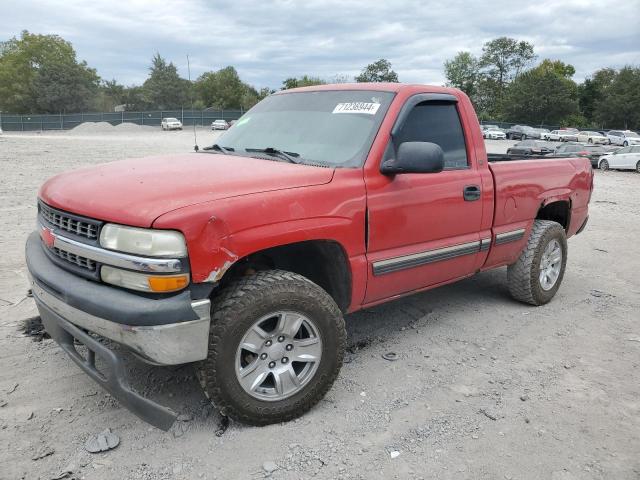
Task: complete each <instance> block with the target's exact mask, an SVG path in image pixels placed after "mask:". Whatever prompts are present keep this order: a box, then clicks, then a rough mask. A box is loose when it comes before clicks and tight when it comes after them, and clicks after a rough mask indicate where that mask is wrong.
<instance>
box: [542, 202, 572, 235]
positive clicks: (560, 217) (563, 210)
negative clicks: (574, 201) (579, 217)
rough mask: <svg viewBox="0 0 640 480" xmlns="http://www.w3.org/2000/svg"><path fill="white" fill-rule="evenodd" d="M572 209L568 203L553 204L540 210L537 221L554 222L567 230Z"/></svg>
mask: <svg viewBox="0 0 640 480" xmlns="http://www.w3.org/2000/svg"><path fill="white" fill-rule="evenodd" d="M570 218H571V208H570V206H569V202H568V201H558V202H552V203H549V204H547V205H545V206H544V207H541V208H540V210H538V214H537V215H536V220H552V221H554V222H557V223H559V224H560V225H562V226H563V227H564V229H565V230H567V229H568V228H569V220H570Z"/></svg>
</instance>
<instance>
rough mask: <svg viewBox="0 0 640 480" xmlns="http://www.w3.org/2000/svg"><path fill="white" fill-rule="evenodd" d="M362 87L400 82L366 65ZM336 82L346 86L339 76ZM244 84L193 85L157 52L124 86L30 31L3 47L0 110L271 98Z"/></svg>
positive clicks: (294, 83)
mask: <svg viewBox="0 0 640 480" xmlns="http://www.w3.org/2000/svg"><path fill="white" fill-rule="evenodd" d="M355 80H356V81H358V82H368V81H379V82H381V81H391V82H397V81H398V75H397V74H396V73H395V72H394V71H393V70H391V64H390V63H389V62H388V61H387V60H384V59H381V60H378V61H377V62H374V63H373V64H371V65H368V66H367V67H366V68H365V69H364V70H363V72H362V73H361V74H360V75H358V77H356V79H355ZM331 81H332V82H343V83H344V82H348V81H351V79H350V78H348V77H346V76H340V75H337V76H336V77H334V78H333V79H331ZM323 83H327V82H326V81H325V80H323V79H321V78H319V77H313V76H308V75H304V76H302V77H299V78H294V77H291V78H287V79H285V80H284V81H283V82H282V89H288V88H296V87H303V86H309V85H318V84H323ZM274 91H275V90H271V89H269V88H262V89H260V90H257V89H255V88H254V87H253V86H251V85H249V84H247V83H245V82H243V81H242V80H241V79H240V76H239V75H238V72H237V71H236V69H235V68H234V67H232V66H228V67H225V68H222V69H220V70H216V71H208V72H205V73H203V74H202V75H200V76H199V77H198V78H197V79H196V80H195V81H193V82H190V81H189V80H187V79H185V78H182V77H181V76H180V74H179V73H178V69H177V68H176V66H175V65H174V64H173V62H167V60H166V59H164V58H163V57H162V56H160V54H159V53H156V54H155V55H154V56H153V58H152V59H151V65H150V66H149V73H148V76H147V79H146V80H145V81H144V83H142V85H132V86H124V85H122V84H120V83H118V82H117V81H116V80H103V79H101V78H100V76H99V75H98V74H97V72H96V70H95V69H93V68H91V67H89V66H88V65H87V63H86V62H84V61H78V59H77V56H76V52H75V50H74V48H73V46H72V45H71V43H70V42H68V41H66V40H64V39H63V38H61V37H60V36H58V35H38V34H32V33H29V32H27V31H24V32H22V34H21V35H20V37H19V38H16V37H14V38H11V39H10V40H8V41H5V42H1V43H0V111H4V112H11V113H60V112H62V113H65V112H67V113H72V112H86V111H113V109H114V107H116V106H118V105H121V106H123V108H124V109H125V110H129V111H142V110H173V109H180V108H190V107H191V105H192V104H193V107H194V109H203V108H207V107H214V108H219V109H238V108H242V109H245V110H246V109H249V108H251V107H252V106H253V105H255V104H256V103H257V102H258V101H260V100H261V99H263V98H264V97H266V96H267V95H269V94H271V93H273V92H274Z"/></svg>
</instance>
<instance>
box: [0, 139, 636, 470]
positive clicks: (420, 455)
mask: <svg viewBox="0 0 640 480" xmlns="http://www.w3.org/2000/svg"><path fill="white" fill-rule="evenodd" d="M200 138H201V140H200V143H201V144H207V143H212V141H213V138H214V134H212V133H211V132H209V131H205V130H202V131H201V132H200ZM205 139H206V140H205ZM488 143H490V145H489V147H490V149H491V151H494V152H503V151H505V150H506V146H507V145H508V144H510V142H504V141H503V142H499V141H493V142H488ZM192 145H193V136H192V132H190V131H182V132H160V131H159V129H155V130H154V129H135V128H126V127H123V128H120V129H115V128H114V129H112V131H109V133H102V132H101V131H100V128H95V129H91V128H87V129H86V130H85V131H83V132H80V131H76V132H69V133H48V134H24V135H23V134H8V133H5V134H4V135H3V136H0V166H1V168H2V173H1V174H0V198H1V200H2V201H1V203H0V223H1V225H2V229H0V244H1V245H2V251H3V255H2V256H1V257H0V478H1V479H16V478H29V479H31V478H42V479H53V478H86V479H114V478H118V479H154V480H155V479H183V478H184V479H194V478H195V479H197V478H207V479H214V478H218V479H232V478H262V477H264V476H270V477H272V478H275V479H299V478H310V477H315V478H332V479H333V478H358V479H377V478H384V479H386V478H399V479H405V478H434V479H435V478H437V479H466V478H469V479H553V480H570V479H583V478H586V479H592V478H593V479H638V478H640V324H639V322H638V310H639V309H640V254H639V253H638V252H639V248H638V238H640V213H639V212H640V209H639V208H638V205H639V203H640V175H637V174H635V173H632V172H607V173H604V174H603V173H602V172H597V173H596V191H595V194H594V198H593V200H592V203H591V217H590V221H589V225H588V227H587V229H586V231H585V232H584V233H583V234H581V235H579V236H577V237H575V238H573V239H571V240H570V242H569V245H570V247H569V251H570V253H569V263H568V268H567V272H566V275H565V278H564V282H563V285H562V287H561V289H560V291H559V292H558V295H557V296H556V298H555V299H554V300H553V301H552V302H551V303H550V304H549V305H546V306H544V307H539V308H534V307H529V306H526V305H521V304H519V303H516V302H514V301H512V300H511V299H510V298H509V296H508V292H507V290H506V287H505V280H506V270H505V269H499V270H497V271H492V272H487V273H483V274H481V275H477V276H475V277H473V278H471V279H468V280H465V281H462V282H460V283H457V284H454V285H451V286H447V287H443V288H439V289H436V290H432V291H430V292H426V293H422V294H418V295H415V296H412V297H408V298H405V299H403V300H399V301H396V302H393V303H390V304H387V305H384V306H380V307H377V308H373V309H370V310H366V311H363V312H359V313H357V314H354V315H350V316H349V317H348V318H347V327H348V332H349V345H350V348H349V352H348V354H347V362H348V363H346V364H345V365H344V368H343V369H342V373H341V375H340V377H339V378H338V381H337V382H336V384H335V386H334V388H333V389H332V390H331V391H330V392H329V394H328V395H327V397H326V398H325V399H324V400H323V401H321V402H320V404H319V405H318V406H317V407H316V408H314V409H313V410H312V411H311V412H310V413H308V414H307V415H305V416H304V417H302V418H301V419H299V420H297V421H293V422H289V423H286V424H281V425H271V426H269V427H263V428H253V427H246V426H243V425H238V424H235V423H233V422H232V423H231V425H230V426H229V427H228V429H226V431H224V432H222V430H223V429H221V431H220V432H219V433H220V436H217V435H216V434H215V432H216V430H218V429H220V423H221V419H220V416H219V415H218V414H217V413H216V412H215V411H214V410H213V409H212V408H211V407H209V406H208V405H207V402H206V400H205V399H204V397H203V395H202V394H201V393H200V390H199V387H198V385H197V382H196V380H195V379H194V375H193V370H192V367H191V366H184V367H181V368H166V369H160V368H155V367H149V366H146V365H144V364H142V363H140V362H138V361H136V360H134V359H131V360H130V362H129V367H130V371H131V372H130V373H131V376H132V382H133V383H134V385H135V387H136V388H137V389H139V390H140V391H143V392H145V393H146V394H147V395H149V396H151V397H152V398H154V399H159V400H161V401H163V402H165V403H166V404H168V405H170V406H171V407H172V408H174V409H175V410H176V411H178V412H180V413H181V414H182V416H181V417H180V420H181V421H179V422H176V424H175V425H174V426H173V427H172V429H171V431H170V432H168V433H164V432H161V431H159V430H157V429H154V428H152V427H149V426H148V425H147V424H145V423H143V422H142V421H140V420H138V419H137V418H136V417H134V416H133V415H132V414H130V413H129V412H128V411H127V410H125V409H124V408H122V407H120V406H119V405H118V403H117V402H116V401H115V400H113V399H112V398H111V397H110V396H109V395H108V394H106V393H105V392H103V391H102V390H101V389H100V388H98V387H97V386H96V385H95V384H94V383H93V381H92V380H90V379H89V378H88V377H87V376H85V375H84V374H83V373H81V372H80V371H79V369H78V368H77V367H76V366H75V365H74V364H73V363H72V362H71V360H70V359H69V358H68V357H67V356H66V355H65V354H63V353H62V351H61V350H60V349H59V348H58V346H57V345H56V344H54V342H52V341H51V340H43V341H41V342H35V341H33V340H32V338H30V337H27V336H24V335H23V333H22V332H21V328H22V327H23V325H24V319H27V318H29V317H32V316H34V315H35V314H36V310H35V306H34V304H33V300H32V299H30V298H26V296H25V295H26V292H27V288H28V287H27V279H26V268H25V265H24V254H23V245H24V242H25V239H26V237H27V235H28V234H29V232H30V231H32V229H33V228H34V221H35V216H36V208H35V205H36V193H37V189H38V186H39V185H40V184H41V183H42V182H43V181H44V180H45V179H46V178H48V177H50V176H52V175H54V174H57V173H59V172H62V171H64V170H69V169H74V168H78V167H81V166H85V165H90V164H95V163H99V162H107V161H113V160H118V159H122V158H125V157H140V156H145V155H149V154H158V153H163V152H166V153H173V152H184V151H188V150H190V149H191V147H192ZM634 311H635V312H636V313H635V314H634V313H633V312H634ZM391 351H393V352H396V353H397V354H398V357H399V358H398V360H397V361H394V362H390V361H387V360H385V359H383V358H382V356H381V355H382V354H384V353H386V352H391ZM105 428H111V430H112V431H113V432H115V433H116V434H117V435H119V437H120V440H121V442H120V445H119V446H118V447H117V448H116V449H115V450H112V451H109V452H106V453H100V454H90V453H88V452H86V451H85V449H84V443H85V441H86V440H87V439H88V438H89V437H90V436H91V435H94V434H96V433H98V432H100V431H102V430H104V429H105ZM265 462H267V463H266V464H265ZM269 462H273V463H274V464H275V465H271V464H270V463H269ZM265 467H266V469H265ZM273 468H277V469H276V470H274V471H273V472H271V473H269V472H268V471H270V470H272V469H273ZM65 472H67V473H66V476H65ZM68 472H70V473H68Z"/></svg>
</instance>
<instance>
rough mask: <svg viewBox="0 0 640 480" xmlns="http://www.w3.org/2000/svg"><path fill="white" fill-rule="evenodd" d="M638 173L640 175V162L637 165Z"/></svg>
mask: <svg viewBox="0 0 640 480" xmlns="http://www.w3.org/2000/svg"><path fill="white" fill-rule="evenodd" d="M636 172H638V173H640V162H638V163H636Z"/></svg>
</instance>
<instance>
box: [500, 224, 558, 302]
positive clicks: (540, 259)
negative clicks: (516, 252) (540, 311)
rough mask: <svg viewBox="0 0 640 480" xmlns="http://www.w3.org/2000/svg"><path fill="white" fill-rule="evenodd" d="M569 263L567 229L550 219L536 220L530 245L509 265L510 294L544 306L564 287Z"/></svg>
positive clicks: (521, 300) (524, 300)
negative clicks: (566, 268)
mask: <svg viewBox="0 0 640 480" xmlns="http://www.w3.org/2000/svg"><path fill="white" fill-rule="evenodd" d="M566 265H567V238H566V235H565V231H564V228H562V226H561V225H560V224H559V223H556V222H552V221H550V220H535V221H534V222H533V228H532V229H531V234H530V235H529V240H528V242H527V246H526V247H525V249H524V250H523V252H522V254H520V258H518V260H517V261H516V263H513V264H511V265H509V267H508V268H507V282H508V284H509V293H511V296H512V297H513V298H514V299H516V300H518V301H520V302H524V303H529V304H531V305H536V306H537V305H544V304H545V303H548V302H549V301H550V300H551V299H552V298H553V297H554V295H555V294H556V292H557V291H558V288H560V284H561V283H562V278H563V277H564V271H565V267H566Z"/></svg>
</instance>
